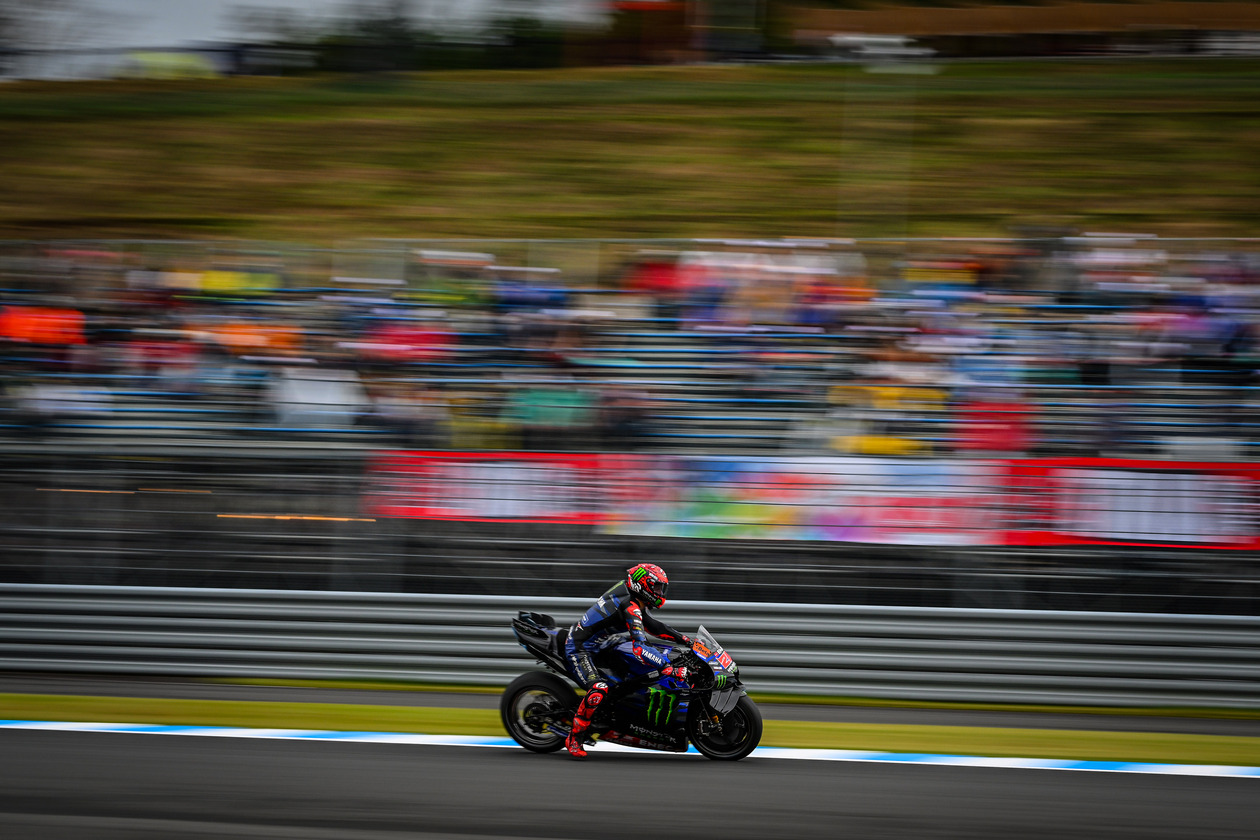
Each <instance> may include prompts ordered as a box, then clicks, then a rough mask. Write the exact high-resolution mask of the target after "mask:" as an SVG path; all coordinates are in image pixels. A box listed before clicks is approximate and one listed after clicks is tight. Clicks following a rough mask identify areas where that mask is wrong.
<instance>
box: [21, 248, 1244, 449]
mask: <svg viewBox="0 0 1260 840" xmlns="http://www.w3.org/2000/svg"><path fill="white" fill-rule="evenodd" d="M1175 244H1176V248H1175V249H1174V248H1172V247H1171V246H1170V244H1169V243H1166V242H1162V241H1160V240H1157V239H1153V238H1147V237H1125V236H1120V235H1109V236H1070V237H1054V238H1046V239H1038V240H1024V241H1007V242H987V243H986V242H964V241H953V242H948V241H939V242H932V243H915V245H914V248H913V250H911V249H910V248H909V246H908V245H904V244H903V245H902V246H901V248H900V250H898V251H896V252H892V251H891V250H890V249H889V247H888V246H886V245H883V246H878V247H876V246H873V245H872V246H869V247H865V246H863V245H862V244H860V243H842V242H832V241H827V242H786V241H783V242H781V241H770V242H733V243H732V242H720V243H718V242H714V243H691V244H688V245H686V246H680V247H676V248H669V249H666V248H656V249H649V248H646V247H644V248H631V249H623V250H622V251H620V252H618V259H617V260H616V261H615V266H614V267H613V268H610V269H608V270H606V271H605V272H604V273H603V275H601V276H590V275H587V276H581V277H577V276H569V275H570V274H572V272H570V271H568V270H567V269H561V268H560V267H557V266H546V265H542V266H510V265H501V264H499V262H498V261H497V260H496V258H495V256H494V255H493V254H489V253H487V254H471V253H457V252H432V251H421V250H410V249H408V250H405V251H404V252H403V254H402V259H403V264H404V265H405V270H404V271H403V272H402V273H401V274H400V275H399V276H394V277H388V278H380V277H354V276H346V275H344V274H334V273H333V272H331V271H329V272H326V273H323V274H320V273H318V272H311V271H309V270H302V271H296V270H294V268H293V267H292V266H290V265H288V264H286V262H285V260H284V259H283V258H270V259H267V260H257V259H254V260H248V259H244V258H239V259H231V260H216V261H211V262H209V263H207V262H206V261H205V260H193V259H188V258H181V257H180V256H179V255H178V254H177V253H176V254H174V255H171V254H167V255H166V256H164V257H163V258H162V259H160V260H159V259H154V258H152V257H151V256H144V255H143V254H141V253H137V252H134V251H127V250H125V249H121V248H120V249H111V248H109V247H107V246H99V247H95V248H92V249H73V248H66V247H61V246H55V245H47V246H27V247H25V248H24V249H23V250H21V251H20V252H17V251H13V252H6V253H4V254H3V255H2V256H0V286H2V287H3V289H0V351H2V359H3V368H2V371H3V376H2V379H0V385H2V388H3V390H2V392H0V426H2V427H3V431H4V432H5V433H7V434H8V435H11V436H31V435H47V434H53V433H56V432H58V431H61V430H69V429H77V430H81V431H82V430H93V429H96V430H113V431H115V432H117V431H120V430H122V431H125V430H126V429H128V428H131V429H133V430H135V431H138V432H139V433H141V434H146V435H151V434H162V433H175V432H179V433H181V434H185V435H205V436H211V435H236V436H239V435H242V434H249V433H255V434H268V435H271V436H273V437H276V436H278V437H284V436H290V435H310V434H321V433H326V434H335V435H338V436H341V437H345V436H346V435H352V436H353V435H359V436H363V438H364V439H366V440H370V441H372V442H374V443H377V444H382V445H390V446H403V447H407V448H416V449H426V448H433V449H457V450H474V449H509V450H512V449H524V450H606V451H631V450H642V449H653V448H665V447H679V446H682V447H686V448H688V449H691V450H697V451H706V450H729V449H737V450H750V449H756V450H758V451H768V450H773V451H775V452H781V453H791V454H826V453H832V454H834V453H844V454H862V455H881V456H886V455H944V454H968V455H969V454H975V455H992V454H996V455H1016V456H1018V455H1047V454H1075V455H1114V456H1145V457H1152V456H1160V457H1185V456H1193V457H1198V458H1202V459H1226V460H1232V459H1238V458H1245V457H1247V448H1248V446H1249V444H1250V443H1251V442H1252V441H1253V440H1255V439H1260V438H1257V435H1256V428H1257V425H1256V424H1257V422H1260V419H1258V418H1257V417H1256V416H1255V411H1254V410H1255V408H1256V407H1257V406H1260V403H1258V402H1257V401H1256V391H1255V386H1256V385H1257V381H1256V370H1257V365H1258V363H1260V343H1258V341H1257V339H1258V338H1260V333H1258V332H1257V329H1258V327H1260V300H1258V299H1257V293H1258V292H1260V285H1258V281H1260V256H1258V254H1257V253H1256V252H1255V251H1250V250H1247V249H1246V248H1245V247H1244V246H1245V245H1246V243H1237V242H1230V243H1221V242H1217V243H1209V242H1178V243H1175ZM487 247H489V245H488V246H487Z"/></svg>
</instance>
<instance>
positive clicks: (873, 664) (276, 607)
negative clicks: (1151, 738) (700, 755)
mask: <svg viewBox="0 0 1260 840" xmlns="http://www.w3.org/2000/svg"><path fill="white" fill-rule="evenodd" d="M588 605H589V604H588V601H587V600H585V599H578V598H525V597H520V598H517V597H476V596H457V595H400V594H365V593H345V592H342V593H329V592H310V591H295V592H279V591H265V590H214V589H176V588H148V589H144V588H126V587H62V586H31V585H0V668H5V669H10V670H22V671H55V672H62V673H84V674H107V673H108V674H128V675H142V676H179V677H190V678H201V677H235V678H244V677H254V678H298V679H329V680H341V679H359V680H362V679H368V680H403V681H419V682H427V683H443V684H459V685H480V686H497V685H505V684H506V683H507V682H508V681H509V680H510V679H511V678H512V677H514V676H515V675H516V674H518V673H520V672H522V671H523V670H526V669H528V668H530V667H536V666H535V665H534V664H533V663H532V662H531V660H530V657H529V656H528V655H527V654H525V653H524V651H523V649H522V648H520V646H519V645H518V644H516V642H515V640H514V638H513V636H512V633H511V629H510V624H509V623H510V619H511V618H512V617H513V616H514V615H515V611H516V610H518V609H530V610H534V611H539V612H547V613H550V614H551V615H553V616H554V617H555V618H556V619H557V620H558V622H560V623H561V624H564V623H567V622H569V621H571V620H573V619H574V618H575V617H576V616H577V615H578V614H579V613H580V612H581V611H582V610H583V609H585V608H586V607H587V606H588ZM667 618H668V619H669V621H670V622H671V623H672V624H674V625H675V626H677V627H679V628H680V629H684V630H686V629H693V628H694V627H695V626H697V625H699V624H703V625H704V626H706V627H707V628H708V629H709V630H710V631H711V632H712V633H713V634H714V635H715V636H716V637H717V638H718V640H719V641H721V642H722V644H723V645H724V646H725V647H726V648H727V649H728V650H729V651H730V652H731V653H732V655H733V656H734V657H735V659H736V661H737V662H738V663H739V665H740V673H741V675H742V676H743V678H744V680H745V681H746V683H747V684H748V686H749V687H750V688H751V689H752V690H754V691H758V690H759V691H763V692H782V693H791V694H801V695H815V696H830V697H869V698H895V699H914V700H940V701H974V702H1003V703H1054V704H1086V705H1101V706H1115V705H1124V706H1148V707H1150V706H1168V707H1171V706H1178V707H1220V708H1254V707H1257V706H1260V619H1258V618H1243V617H1219V616H1201V615H1199V616H1194V615H1179V616H1172V615H1149V614H1148V615H1139V614H1118V613H1086V612H1030V611H1020V610H969V609H922V608H918V609H915V608H891V607H856V606H831V605H818V604H765V603H731V602H716V603H704V602H698V601H682V602H673V603H671V604H670V607H669V615H668V616H667Z"/></svg>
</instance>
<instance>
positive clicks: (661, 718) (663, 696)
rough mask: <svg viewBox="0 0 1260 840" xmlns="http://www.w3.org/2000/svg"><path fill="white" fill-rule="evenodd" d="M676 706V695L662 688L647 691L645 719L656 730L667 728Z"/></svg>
mask: <svg viewBox="0 0 1260 840" xmlns="http://www.w3.org/2000/svg"><path fill="white" fill-rule="evenodd" d="M677 706H678V695H677V694H674V693H673V692H672V691H666V690H665V689H663V688H653V689H649V690H648V707H647V719H648V721H649V722H651V724H652V725H653V726H655V727H657V728H660V727H662V726H669V722H670V720H672V719H673V717H674V709H675V708H676V707H677Z"/></svg>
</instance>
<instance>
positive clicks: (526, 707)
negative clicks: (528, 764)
mask: <svg viewBox="0 0 1260 840" xmlns="http://www.w3.org/2000/svg"><path fill="white" fill-rule="evenodd" d="M577 707H578V695H577V692H576V691H575V690H574V689H573V686H571V685H569V684H568V683H567V682H565V681H564V680H562V679H560V677H557V676H556V675H555V674H552V673H549V672H547V671H530V672H528V673H525V674H521V675H520V676H519V677H517V678H516V679H514V680H512V682H511V684H509V685H508V687H507V688H506V689H505V690H504V691H503V697H502V698H501V699H500V700H499V715H500V716H501V717H502V718H503V728H504V729H506V730H507V733H508V735H511V736H512V740H513V741H515V742H516V743H518V744H520V745H521V746H522V747H524V748H525V749H527V750H531V751H532V752H537V753H549V752H555V751H556V750H558V749H560V748H561V747H563V746H564V739H565V738H566V737H567V735H568V733H567V729H568V727H569V726H570V724H571V721H572V720H573V713H574V712H575V711H577ZM557 726H563V727H565V730H566V731H557V729H556V727H557Z"/></svg>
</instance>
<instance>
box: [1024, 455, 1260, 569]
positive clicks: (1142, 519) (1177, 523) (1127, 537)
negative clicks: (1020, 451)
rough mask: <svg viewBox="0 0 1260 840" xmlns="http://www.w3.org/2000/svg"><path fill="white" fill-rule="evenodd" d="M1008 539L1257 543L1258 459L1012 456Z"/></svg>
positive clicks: (1191, 544)
mask: <svg viewBox="0 0 1260 840" xmlns="http://www.w3.org/2000/svg"><path fill="white" fill-rule="evenodd" d="M1006 468H1007V470H1008V476H1007V483H1008V486H1009V487H1010V489H1011V491H1012V493H1011V498H1010V501H1011V520H1010V522H1009V529H1010V530H1009V532H1008V534H1007V544H1008V545H1151V546H1176V547H1203V548H1234V549H1256V548H1260V528H1258V527H1257V513H1258V512H1260V508H1258V504H1260V465H1252V464H1230V463H1196V462H1187V461H1137V460H1127V459H1115V458H1061V459H1035V460H1017V461H1008V462H1007V464H1006Z"/></svg>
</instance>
